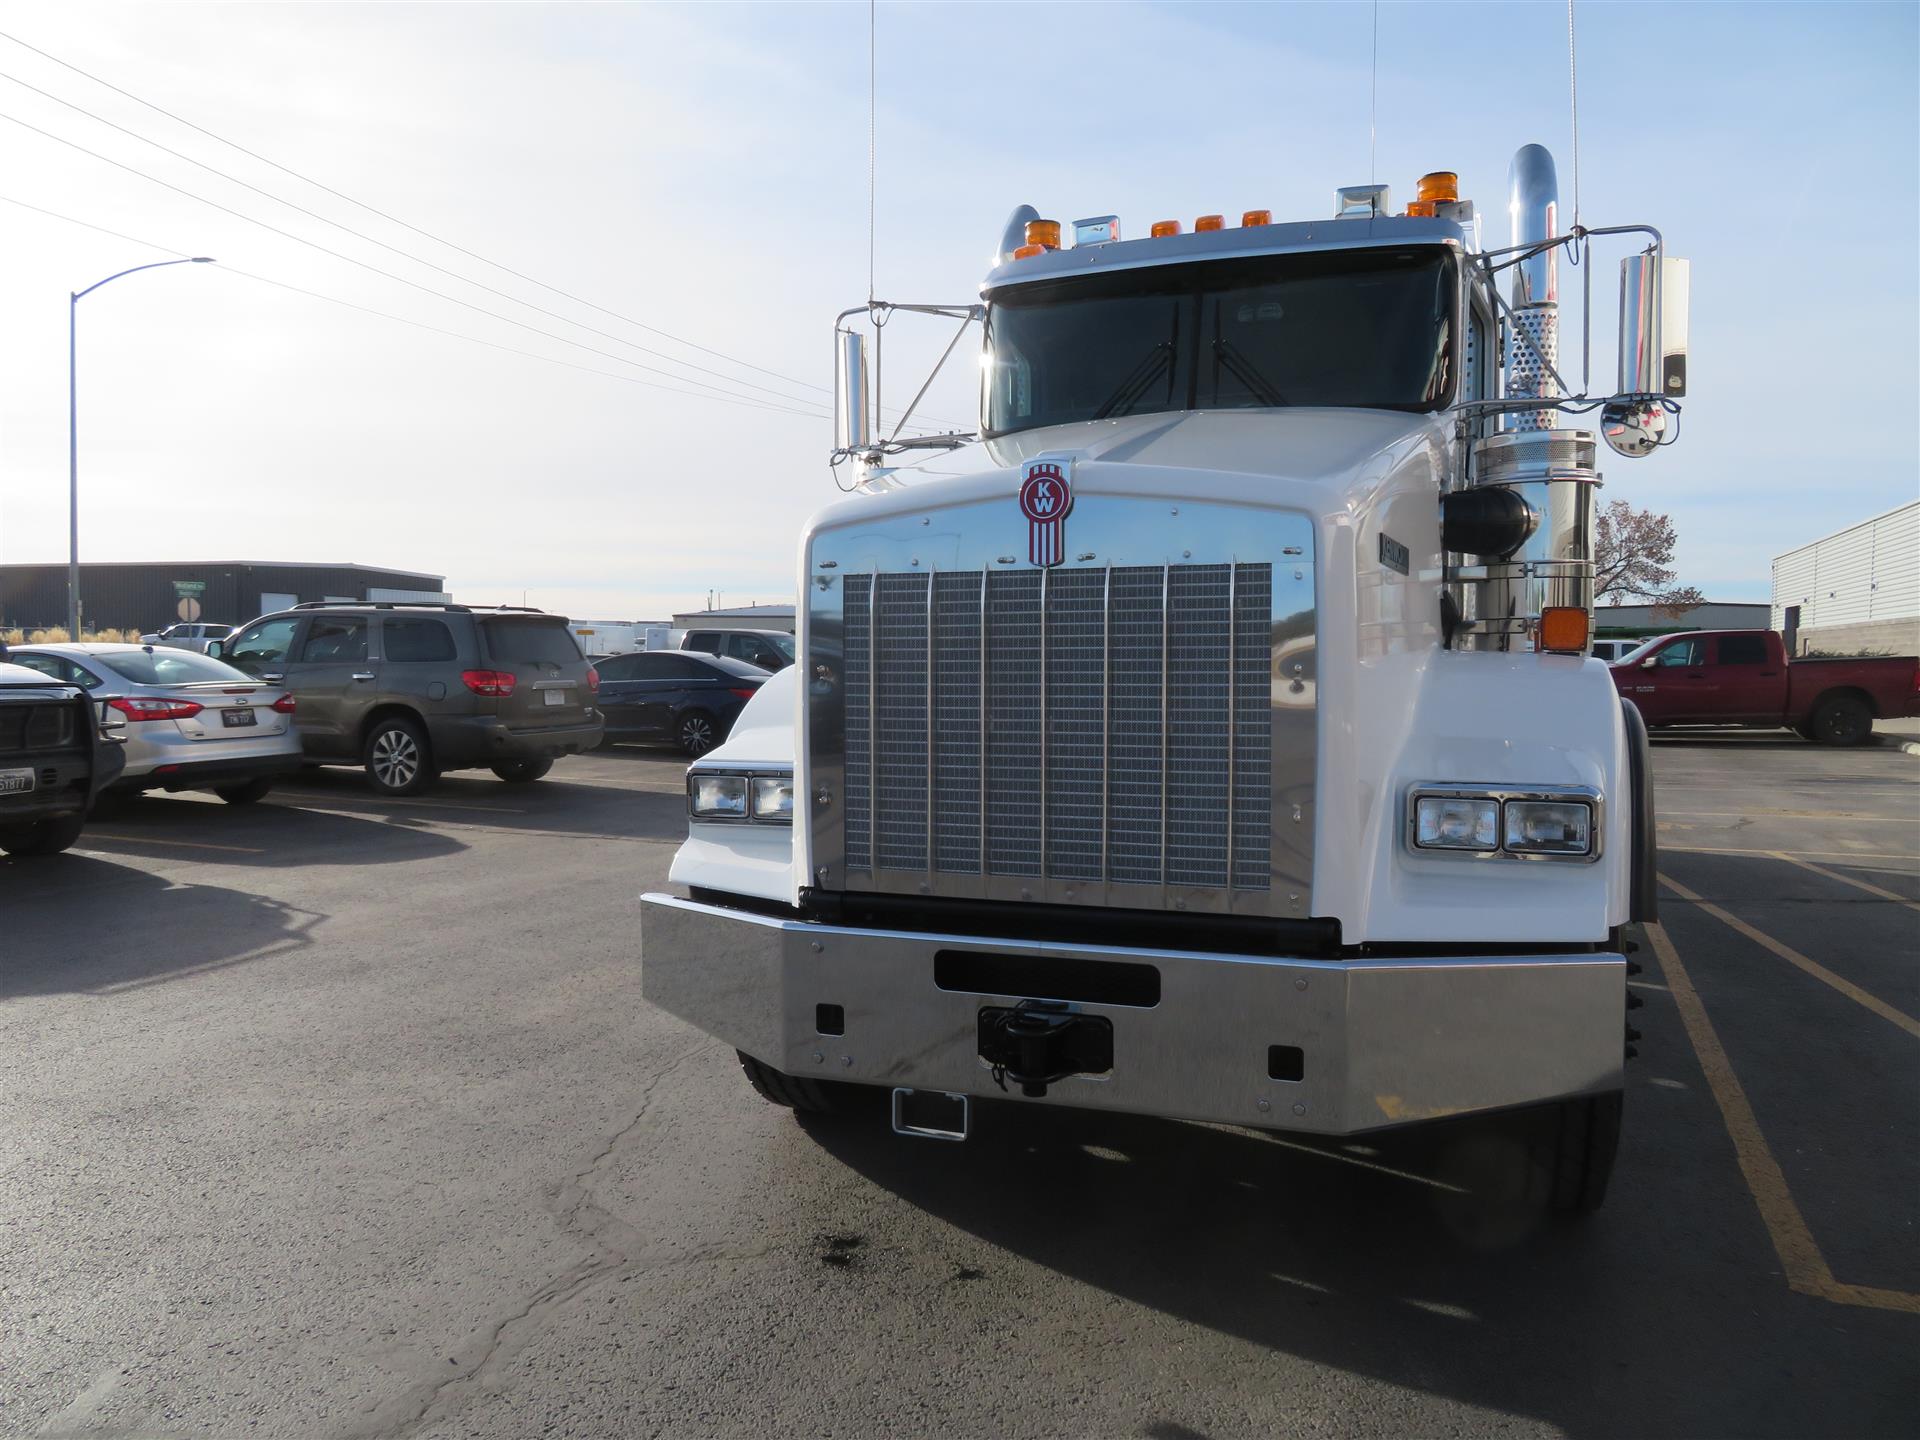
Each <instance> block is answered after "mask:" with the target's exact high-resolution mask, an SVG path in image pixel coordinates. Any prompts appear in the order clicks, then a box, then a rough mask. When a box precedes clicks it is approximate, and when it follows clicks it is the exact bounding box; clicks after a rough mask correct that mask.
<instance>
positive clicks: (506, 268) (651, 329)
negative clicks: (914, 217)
mask: <svg viewBox="0 0 1920 1440" xmlns="http://www.w3.org/2000/svg"><path fill="white" fill-rule="evenodd" d="M0 39H4V40H10V41H12V42H13V43H14V44H15V45H18V46H20V47H21V48H22V49H23V50H30V51H32V52H33V53H34V54H35V55H38V56H40V57H41V58H42V59H44V60H50V61H52V62H53V63H54V64H55V65H58V66H60V67H62V68H63V69H66V70H71V71H72V72H73V73H74V74H76V75H79V76H82V77H84V78H85V79H88V80H91V81H93V83H94V84H96V85H101V86H104V87H105V88H107V89H108V90H111V91H113V92H114V93H115V94H116V95H122V96H125V97H126V98H127V99H129V100H131V101H133V102H134V104H136V105H141V106H144V107H145V108H147V109H149V110H151V111H153V112H154V113H155V114H157V115H164V116H166V117H167V119H169V120H172V121H173V122H175V123H176V124H179V125H184V126H186V127H187V128H188V129H189V130H193V131H196V132H198V133H199V134H201V135H205V136H206V137H207V138H208V139H210V140H217V141H218V142H219V143H220V144H222V145H225V146H227V147H228V148H229V149H232V150H237V151H239V152H240V153H241V154H242V155H245V156H247V157H248V158H250V159H253V160H258V161H259V162H260V163H261V164H263V165H270V166H272V167H273V168H274V169H275V170H278V171H280V172H281V173H282V174H285V175H291V176H293V178H294V179H296V180H298V181H300V182H301V183H303V184H306V185H311V186H313V187H314V188H315V189H316V190H321V191H324V192H325V193H327V194H329V195H331V196H333V197H334V198H335V199H338V200H344V201H346V202H347V203H348V204H349V205H352V206H354V207H355V208H357V209H360V210H364V211H366V212H367V213H368V214H369V215H377V216H379V217H380V218H381V219H382V220H385V221H387V222H388V223H389V224H393V225H398V226H399V227H400V228H401V229H403V230H411V231H412V232H413V233H414V234H416V235H420V236H423V237H425V238H426V239H428V240H431V241H433V242H434V244H436V245H444V246H446V247H447V248H448V249H449V250H456V251H458V252H459V253H460V254H462V255H465V256H467V257H468V258H469V259H472V260H478V261H479V262H480V263H481V264H483V265H487V266H490V267H491V268H493V269H495V270H498V271H500V272H501V273H502V274H506V275H511V276H513V277H514V279H516V280H524V281H526V282H527V283H528V284H529V285H536V286H538V287H539V288H540V289H542V290H545V291H548V292H549V293H551V294H554V295H558V296H560V297H561V298H562V299H564V300H571V301H573V302H574V304H576V305H584V306H586V307H587V308H588V309H589V310H597V311H598V312H599V313H600V314H602V315H607V316H611V317H612V318H613V319H615V320H618V321H620V322H621V323H623V324H626V325H632V326H634V327H635V328H636V329H640V330H645V331H647V332H648V333H649V334H653V335H658V336H660V337H662V338H663V339H667V340H671V341H673V343H674V344H676V345H684V346H686V347H687V348H688V349H689V350H698V351H699V352H700V353H701V354H703V355H711V356H713V357H715V358H716V359H719V360H725V361H726V362H727V363H728V364H730V365H738V366H740V367H742V368H743V369H747V370H753V371H756V372H757V373H759V374H762V375H768V376H771V377H773V378H774V379H776V380H784V381H785V382H786V383H788V384H789V385H797V386H799V387H800V388H802V389H805V390H819V391H823V392H826V393H831V389H830V387H828V386H825V385H816V384H814V383H813V382H812V381H810V380H797V379H795V378H793V377H792V376H790V375H783V374H781V373H780V372H779V371H778V370H769V369H767V367H766V366H764V365H756V364H754V363H753V362H752V361H750V360H742V359H740V358H739V357H738V356H737V355H729V354H727V353H726V352H725V351H724V350H715V349H713V348H712V347H711V346H708V345H702V344H700V343H698V342H697V341H693V340H688V339H686V338H684V337H683V336H679V335H675V334H673V333H672V332H671V331H668V330H662V329H661V328H660V327H659V326H657V325H649V324H647V323H646V322H645V321H644V320H636V319H634V318H633V317H632V316H630V315H623V314H621V313H620V312H619V311H617V310H609V309H608V308H607V307H606V306H604V305H596V304H595V303H594V302H593V301H591V300H588V299H586V298H584V297H583V296H579V295H574V294H571V293H570V292H568V291H566V290H562V289H560V288H559V287H558V286H556V285H549V284H548V283H547V282H546V281H544V280H538V279H535V278H534V277H533V276H531V275H527V274H523V273H522V272H520V271H518V270H515V269H514V268H513V267H512V266H510V265H503V264H502V263H500V262H499V261H498V260H490V259H488V258H487V257H486V256H485V255H482V254H480V253H479V252H478V251H474V250H469V249H467V247H466V246H464V245H458V244H455V243H454V242H453V241H451V240H448V239H446V238H444V237H443V236H439V235H435V234H434V233H433V232H432V231H430V230H423V229H421V228H420V227H419V226H418V225H413V224H409V223H408V222H407V221H405V220H402V219H400V218H399V216H397V215H390V214H388V213H387V212H386V211H385V210H381V209H379V208H378V207H377V206H373V205H369V204H367V203H366V202H365V201H364V200H356V199H354V197H353V196H351V195H348V194H346V193H345V192H344V191H340V190H336V189H334V188H333V187H332V186H331V185H326V184H323V183H322V182H320V181H318V180H315V179H314V178H313V177H311V176H309V175H303V174H301V173H300V172H299V171H298V170H295V169H293V168H291V167H290V166H286V165H282V164H281V163H280V162H279V161H277V160H273V159H270V158H268V157H267V156H265V155H262V154H260V153H259V152H258V151H256V150H249V149H248V148H247V147H246V146H244V145H242V144H240V143H238V142H237V141H233V140H229V139H227V138H226V136H224V135H220V134H217V133H215V132H214V131H212V130H209V129H207V128H206V127H205V126H204V125H196V124H195V123H194V122H193V121H191V120H189V119H187V118H186V117H185V116H183V115H178V114H175V113H174V112H173V111H171V110H168V109H165V108H164V107H162V106H159V105H156V104H154V103H153V102H152V101H151V100H146V99H143V98H141V97H140V96H138V95H136V94H134V93H133V92H132V91H131V90H127V89H124V88H122V87H121V86H119V85H115V84H114V83H113V82H112V81H111V80H103V79H101V78H100V77H99V76H98V75H95V74H93V73H92V72H91V71H87V70H82V69H81V68H80V67H79V66H78V65H75V64H73V63H72V62H71V61H67V60H62V59H61V58H60V57H59V56H58V55H54V54H51V53H49V52H48V51H45V50H42V49H41V48H40V47H39V46H37V45H30V44H28V43H27V42H26V41H25V40H22V39H21V38H20V37H19V36H17V35H12V34H9V33H7V32H6V31H4V30H0ZM9 78H11V77H9ZM19 83H24V82H19ZM29 88H32V87H29ZM41 93H43V94H44V93H45V92H41ZM62 103H63V104H64V103H66V102H64V101H63V102H62ZM75 108H78V107H75ZM96 118H98V117H96ZM106 123H109V124H111V123H112V122H110V121H109V122H106ZM154 143H157V142H154ZM162 148H164V147H162ZM194 163H195V164H198V163H199V162H198V161H195V162H194ZM216 173H218V172H216ZM235 183H239V184H244V183H245V182H243V181H237V182H235ZM263 193H264V192H263ZM276 198H277V197H276ZM282 203H287V204H291V202H290V201H289V202H282ZM296 208H297V207H296ZM328 223H329V224H331V223H334V222H331V221H329V222H328ZM343 228H344V227H343ZM363 238H364V237H363ZM375 243H378V242H375ZM414 258H418V257H414ZM420 263H421V264H430V263H431V262H429V261H424V260H423V261H421V262H420ZM468 283H469V284H479V282H478V281H469V282H468ZM518 303H520V304H525V303H526V302H525V301H520V302H518ZM535 308H537V307H535ZM568 323H569V324H574V323H577V322H574V321H569V322H568ZM581 328H583V329H584V328H586V327H584V326H582V327H581ZM622 343H623V344H624V343H628V342H624V341H623V342H622ZM649 353H657V352H649ZM676 363H680V364H686V363H688V362H685V361H679V362H676ZM739 383H742V384H745V383H747V382H745V381H741V382H739Z"/></svg>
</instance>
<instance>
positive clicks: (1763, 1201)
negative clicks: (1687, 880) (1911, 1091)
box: [1647, 881, 1920, 1314]
mask: <svg viewBox="0 0 1920 1440" xmlns="http://www.w3.org/2000/svg"><path fill="white" fill-rule="evenodd" d="M1667 883H1668V884H1669V885H1671V884H1672V883H1673V882H1672V881H1668V882H1667ZM1675 888H1676V889H1677V888H1678V887H1677V886H1676V887H1675ZM1647 938H1648V939H1649V940H1651V941H1652V942H1653V951H1654V954H1656V955H1657V956H1659V957H1660V968H1661V969H1662V970H1663V971H1665V972H1666V977H1667V984H1668V986H1669V987H1670V988H1671V989H1672V991H1673V999H1674V1003H1675V1005H1676V1006H1677V1007H1678V1009H1679V1011H1680V1023H1681V1024H1683V1025H1684V1026H1686V1030H1687V1039H1688V1040H1690V1041H1692V1042H1693V1052H1694V1054H1695V1055H1696V1056H1697V1057H1698V1058H1699V1061H1700V1068H1701V1070H1702V1071H1703V1072H1705V1074H1706V1077H1707V1086H1708V1088H1709V1089H1711V1090H1712V1091H1713V1098H1714V1101H1715V1103H1716V1104H1718V1105H1719V1107H1720V1118H1721V1119H1722V1120H1724V1121H1725V1122H1726V1126H1727V1134H1728V1135H1729V1136H1730V1137H1731V1138H1732V1140H1733V1150H1734V1154H1735V1156H1736V1157H1737V1158H1738V1159H1739V1162H1740V1173H1741V1174H1742V1175H1743V1176H1744V1177H1745V1178H1746V1182H1747V1191H1748V1193H1749V1194H1751V1195H1752V1196H1753V1200H1754V1204H1756V1205H1758V1206H1759V1207H1760V1219H1761V1222H1762V1223H1763V1224H1765V1225H1766V1227H1767V1236H1768V1238H1769V1239H1771V1240H1772V1241H1773V1249H1774V1253H1775V1254H1777V1255H1778V1256H1779V1257H1780V1266H1781V1269H1782V1270H1784V1271H1785V1272H1786V1276H1787V1284H1788V1286H1789V1287H1790V1288H1792V1289H1794V1290H1797V1291H1798V1292H1799V1293H1800V1294H1802V1295H1812V1296H1815V1297H1817V1298H1819V1299H1821V1300H1830V1301H1832V1302H1833V1303H1834V1304H1836V1305H1861V1306H1865V1307H1867V1308H1869V1309H1873V1310H1903V1311H1906V1312H1907V1313H1909V1314H1920V1295H1915V1294H1911V1293H1909V1292H1907V1291H1905V1290H1886V1289H1882V1288H1880V1287H1878V1286H1873V1285H1849V1284H1847V1283H1846V1282H1844V1281H1841V1280H1837V1279H1835V1278H1834V1274H1833V1270H1832V1269H1831V1268H1830V1267H1829V1266H1828V1264H1827V1259H1826V1256H1824V1255H1822V1254H1821V1253H1820V1246H1819V1245H1818V1243H1816V1242H1815V1240H1814V1238H1813V1231H1812V1230H1810V1229H1808V1228H1807V1220H1806V1217H1805V1216H1804V1215H1802V1214H1801V1213H1800V1207H1799V1205H1798V1204H1796V1203H1795V1202H1794V1198H1793V1192H1792V1191H1791V1190H1789V1189H1788V1188H1787V1177H1786V1175H1785V1174H1784V1173H1783V1172H1782V1171H1781V1169H1780V1164H1779V1162H1778V1161H1777V1160H1775V1159H1774V1158H1773V1151H1771V1150H1770V1149H1768V1148H1767V1137H1766V1136H1765V1135H1763V1134H1762V1133H1761V1131H1760V1122H1759V1120H1758V1119H1757V1118H1756V1117H1755V1115H1754V1113H1753V1106H1752V1104H1751V1103H1749V1102H1748V1100H1747V1092H1746V1089H1745V1088H1744V1087H1743V1086H1742V1085H1741V1084H1740V1077H1739V1076H1738V1075H1736V1074H1734V1073H1733V1065H1732V1063H1731V1062H1730V1061H1729V1060H1728V1059H1727V1052H1726V1049H1725V1048H1724V1047H1723V1046H1722V1045H1721V1044H1720V1037H1719V1035H1718V1034H1717V1033H1716V1032H1715V1031H1714V1028H1713V1021H1712V1020H1710V1019H1709V1018H1708V1017H1707V1007H1706V1006H1705V1005H1703V1004H1702V1003H1701V1001H1700V993H1699V992H1698V991H1697V990H1695V989H1694V988H1693V981H1692V980H1691V979H1690V978H1689V977H1688V975H1687V970H1686V967H1685V966H1684V965H1682V964H1681V963H1680V956H1679V955H1678V953H1676V952H1675V950H1674V948H1673V942H1672V941H1671V940H1670V939H1668V938H1667V932H1666V931H1665V930H1664V929H1662V928H1661V927H1660V926H1658V925H1649V926H1648V927H1647Z"/></svg>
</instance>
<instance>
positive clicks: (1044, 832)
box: [1040, 526, 1065, 883]
mask: <svg viewBox="0 0 1920 1440" xmlns="http://www.w3.org/2000/svg"><path fill="white" fill-rule="evenodd" d="M1055 529H1056V531H1057V529H1058V527H1057V526H1056V527H1055ZM1060 543H1062V544H1064V543H1065V541H1064V540H1062V541H1061V542H1060ZM1052 573H1053V572H1052V571H1051V570H1046V569H1043V570H1041V572H1040V879H1041V881H1042V882H1043V883H1044V882H1045V880H1046V878H1047V851H1048V849H1049V848H1050V845H1049V842H1050V840H1051V839H1052V836H1051V834H1050V832H1049V829H1048V823H1047V716H1048V715H1049V714H1051V713H1052V712H1051V711H1049V710H1048V709H1047V576H1049V575H1051V574H1052Z"/></svg>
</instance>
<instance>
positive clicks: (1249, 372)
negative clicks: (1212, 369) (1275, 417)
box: [1213, 340, 1287, 405]
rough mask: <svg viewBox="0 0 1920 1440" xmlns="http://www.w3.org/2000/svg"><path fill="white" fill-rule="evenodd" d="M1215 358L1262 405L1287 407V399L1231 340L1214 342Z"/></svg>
mask: <svg viewBox="0 0 1920 1440" xmlns="http://www.w3.org/2000/svg"><path fill="white" fill-rule="evenodd" d="M1213 353H1214V358H1215V359H1217V360H1219V361H1220V362H1221V363H1222V364H1223V365H1225V366H1226V367H1227V369H1229V370H1231V371H1232V372H1233V376H1234V379H1236V380H1238V381H1239V382H1240V383H1241V384H1242V385H1244V386H1246V387H1247V390H1248V392H1249V393H1251V394H1252V396H1253V398H1254V399H1256V400H1258V401H1259V402H1260V403H1261V404H1262V405H1285V404H1286V403H1287V401H1286V397H1285V396H1283V395H1282V394H1281V393H1280V392H1279V391H1278V390H1276V389H1274V388H1273V383H1272V382H1271V381H1270V380H1268V379H1267V377H1266V376H1264V375H1262V374H1261V373H1260V371H1259V369H1258V367H1256V366H1255V365H1254V363H1253V362H1252V361H1251V360H1249V359H1248V358H1247V357H1246V356H1245V355H1243V354H1241V353H1240V351H1239V350H1238V349H1237V348H1236V347H1235V346H1234V343H1233V342H1232V341H1231V340H1215V341H1214V342H1213Z"/></svg>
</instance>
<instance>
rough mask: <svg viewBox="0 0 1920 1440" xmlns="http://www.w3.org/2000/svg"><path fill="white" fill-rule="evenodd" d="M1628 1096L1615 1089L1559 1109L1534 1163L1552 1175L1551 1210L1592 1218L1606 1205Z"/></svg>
mask: <svg viewBox="0 0 1920 1440" xmlns="http://www.w3.org/2000/svg"><path fill="white" fill-rule="evenodd" d="M1625 1098H1626V1097H1625V1095H1624V1093H1623V1092H1621V1091H1618V1090H1615V1091H1612V1092H1610V1093H1608V1094H1605V1095H1588V1096H1585V1097H1583V1098H1581V1099H1579V1100H1566V1101H1562V1102H1561V1103H1560V1104H1559V1105H1557V1106H1555V1107H1554V1109H1555V1111H1556V1112H1557V1113H1556V1114H1555V1115H1554V1117H1553V1123H1552V1124H1551V1125H1550V1126H1549V1128H1548V1132H1547V1134H1546V1136H1544V1137H1543V1138H1542V1140H1541V1141H1540V1142H1539V1144H1538V1146H1537V1148H1536V1150H1535V1152H1534V1163H1535V1164H1536V1165H1538V1166H1540V1167H1541V1168H1542V1169H1543V1170H1544V1171H1545V1173H1546V1175H1547V1179H1548V1184H1549V1189H1548V1192H1547V1209H1548V1210H1549V1211H1551V1212H1552V1213H1553V1214H1555V1215H1569V1216H1571V1215H1591V1214H1592V1213H1593V1212H1594V1211H1596V1210H1598V1209H1599V1208H1600V1206H1601V1205H1602V1204H1603V1203H1604V1202H1605V1200H1606V1198H1607V1182H1608V1181H1609V1180H1610V1179H1612V1178H1613V1162H1614V1159H1615V1157H1617V1156H1618V1155H1619V1153H1620V1115H1621V1110H1622V1104H1623V1101H1624V1100H1625Z"/></svg>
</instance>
